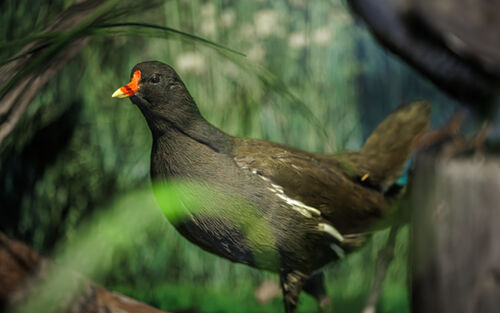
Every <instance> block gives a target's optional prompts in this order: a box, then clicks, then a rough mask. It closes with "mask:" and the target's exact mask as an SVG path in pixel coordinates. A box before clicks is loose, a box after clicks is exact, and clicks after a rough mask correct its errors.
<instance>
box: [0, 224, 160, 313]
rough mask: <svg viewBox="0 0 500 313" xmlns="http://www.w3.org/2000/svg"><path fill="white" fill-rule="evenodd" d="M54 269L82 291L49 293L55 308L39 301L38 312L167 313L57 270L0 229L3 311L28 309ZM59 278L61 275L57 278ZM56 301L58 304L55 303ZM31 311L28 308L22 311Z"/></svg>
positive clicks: (0, 273)
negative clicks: (62, 293) (49, 307)
mask: <svg viewBox="0 0 500 313" xmlns="http://www.w3.org/2000/svg"><path fill="white" fill-rule="evenodd" d="M54 271H57V273H58V274H62V275H63V276H64V280H65V281H68V282H69V283H70V284H71V285H72V286H78V290H79V292H78V293H76V294H73V293H72V292H71V291H70V292H68V293H67V294H64V295H50V296H51V299H50V300H52V302H55V299H57V300H58V302H57V303H51V305H53V306H54V308H55V309H48V307H44V306H43V305H46V303H42V304H43V305H42V304H38V305H37V307H36V308H37V311H38V312H41V311H44V310H45V311H50V312H72V313H101V312H107V313H139V312H142V313H166V312H165V311H161V310H159V309H156V308H153V307H151V306H149V305H147V304H144V303H141V302H138V301H137V300H134V299H132V298H129V297H126V296H124V295H121V294H118V293H115V292H112V291H109V290H106V289H104V288H103V287H101V286H99V285H97V284H95V283H93V282H91V281H89V280H87V279H85V278H83V277H82V276H80V275H78V274H77V273H74V272H71V271H69V270H63V269H58V268H56V266H55V265H54V264H52V263H51V262H50V261H48V260H46V259H44V258H42V257H41V256H40V255H39V254H38V253H36V252H35V251H33V250H32V249H30V248H29V247H28V246H26V245H24V244H23V243H21V242H19V241H15V240H12V239H9V238H7V236H5V235H4V234H3V233H1V232H0V311H2V312H4V311H7V310H6V309H7V308H8V309H19V306H21V308H25V306H24V305H26V303H28V305H29V300H31V299H32V298H33V296H38V295H40V293H41V292H45V291H46V290H42V289H43V287H44V286H46V285H47V283H46V282H47V281H50V280H51V278H52V277H53V276H51V275H50V274H53V273H54ZM55 279H60V278H55ZM54 304H55V305H54ZM20 311H28V310H20Z"/></svg>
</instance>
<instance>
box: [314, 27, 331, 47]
mask: <svg viewBox="0 0 500 313" xmlns="http://www.w3.org/2000/svg"><path fill="white" fill-rule="evenodd" d="M312 37H313V41H314V43H316V44H317V45H320V46H325V45H327V44H328V43H329V42H330V39H331V38H332V30H331V29H330V27H328V26H324V27H321V28H317V29H316V30H314V33H313V35H312Z"/></svg>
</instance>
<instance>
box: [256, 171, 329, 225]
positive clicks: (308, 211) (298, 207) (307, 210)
mask: <svg viewBox="0 0 500 313" xmlns="http://www.w3.org/2000/svg"><path fill="white" fill-rule="evenodd" d="M252 173H253V174H257V173H258V172H257V170H252ZM257 175H259V174H257ZM259 177H260V178H262V179H263V180H264V181H266V182H268V183H270V184H271V187H267V189H268V190H270V191H272V192H274V193H275V194H276V195H277V196H278V197H279V198H280V199H282V200H284V201H285V202H286V203H287V204H288V205H290V207H291V208H292V209H293V210H295V211H297V212H299V213H300V214H302V215H304V216H305V217H308V218H311V217H313V215H314V216H321V212H320V210H318V209H316V208H313V207H311V206H308V205H306V204H304V203H303V202H300V201H298V200H295V199H292V198H290V197H288V196H287V195H286V194H285V191H283V187H281V186H280V185H276V184H273V183H272V182H271V180H270V179H269V178H267V177H264V176H262V175H259Z"/></svg>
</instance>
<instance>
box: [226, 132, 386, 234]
mask: <svg viewBox="0 0 500 313" xmlns="http://www.w3.org/2000/svg"><path fill="white" fill-rule="evenodd" d="M233 154H234V159H235V161H236V163H237V164H238V166H239V167H240V168H242V169H243V170H248V171H251V172H253V173H254V174H256V175H262V176H264V177H266V178H268V179H270V180H271V181H272V182H273V183H274V184H277V185H279V186H281V187H282V188H283V191H284V192H285V194H286V196H288V197H289V198H291V199H294V200H297V201H301V202H302V203H304V204H306V205H308V206H311V207H313V208H316V209H318V210H319V211H320V212H321V215H322V216H323V217H324V218H326V219H327V220H329V221H330V222H331V223H332V225H334V226H335V227H336V228H337V229H338V230H339V231H340V232H341V233H343V234H348V233H358V232H365V231H369V230H371V229H372V228H373V227H374V226H375V225H374V223H376V222H377V221H378V220H379V219H380V217H381V216H383V215H384V214H385V213H386V211H387V210H388V209H389V205H388V203H387V201H386V200H385V198H384V197H383V195H382V194H381V193H380V192H378V191H376V190H374V189H372V188H367V187H364V186H362V185H361V184H360V183H359V180H358V181H356V179H354V178H353V177H354V176H355V175H354V176H353V175H352V173H347V172H346V171H345V168H349V167H353V168H354V165H350V164H348V163H345V162H344V160H342V161H340V160H338V159H336V158H333V157H332V156H323V155H316V154H311V153H307V152H304V151H301V150H298V149H294V148H290V147H286V146H283V145H279V144H275V143H271V142H266V141H259V140H251V139H236V140H235V146H234V150H233ZM346 162H348V160H346Z"/></svg>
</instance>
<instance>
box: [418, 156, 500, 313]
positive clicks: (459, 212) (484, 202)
mask: <svg viewBox="0 0 500 313" xmlns="http://www.w3.org/2000/svg"><path fill="white" fill-rule="evenodd" d="M417 168H418V172H417V173H416V175H415V179H414V181H413V184H412V186H411V187H410V191H411V196H410V197H411V201H412V207H413V214H412V215H413V217H412V234H411V255H410V259H411V270H412V278H413V279H412V304H411V305H412V312H415V313H424V312H425V313H432V312H440V313H441V312H453V313H461V312H464V313H466V312H467V313H469V312H470V313H474V312H481V313H488V312H499V310H500V309H499V308H500V241H499V240H498V239H500V232H499V230H498V227H499V225H500V158H493V157H488V158H486V159H485V160H483V161H474V160H472V159H471V158H468V159H453V160H449V161H443V160H436V159H434V158H431V157H429V156H422V157H420V158H419V160H418V161H417Z"/></svg>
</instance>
